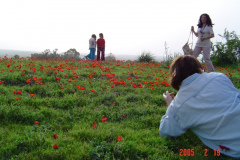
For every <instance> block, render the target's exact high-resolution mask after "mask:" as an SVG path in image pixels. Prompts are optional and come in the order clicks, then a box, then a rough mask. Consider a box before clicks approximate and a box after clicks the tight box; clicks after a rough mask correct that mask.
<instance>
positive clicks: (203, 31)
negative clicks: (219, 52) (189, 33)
mask: <svg viewBox="0 0 240 160" xmlns="http://www.w3.org/2000/svg"><path fill="white" fill-rule="evenodd" d="M197 33H198V40H197V43H196V46H197V47H211V41H210V39H205V40H204V41H201V37H205V38H206V37H208V36H210V35H211V34H214V33H213V29H212V27H211V26H208V25H206V26H205V27H202V28H198V30H197Z"/></svg>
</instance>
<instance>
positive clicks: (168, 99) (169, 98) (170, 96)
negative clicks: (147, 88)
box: [163, 91, 174, 106]
mask: <svg viewBox="0 0 240 160" xmlns="http://www.w3.org/2000/svg"><path fill="white" fill-rule="evenodd" d="M163 98H164V100H165V102H166V103H167V105H168V106H169V105H170V103H171V102H172V100H173V99H174V93H173V92H172V93H169V92H168V91H167V92H166V93H163Z"/></svg>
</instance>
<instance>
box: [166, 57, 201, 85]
mask: <svg viewBox="0 0 240 160" xmlns="http://www.w3.org/2000/svg"><path fill="white" fill-rule="evenodd" d="M202 70H203V67H202V65H201V64H200V62H199V61H198V60H197V59H196V58H194V57H192V56H179V57H177V58H175V59H174V60H173V62H172V63H171V65H170V85H171V86H172V87H173V88H174V89H175V90H179V89H180V85H181V83H182V81H183V80H184V79H186V78H187V77H189V76H191V75H193V74H194V73H202Z"/></svg>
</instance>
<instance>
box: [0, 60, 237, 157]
mask: <svg viewBox="0 0 240 160" xmlns="http://www.w3.org/2000/svg"><path fill="white" fill-rule="evenodd" d="M31 62H32V63H31ZM7 64H10V66H9V67H7ZM20 64H21V68H20ZM49 65H51V67H48V66H49ZM40 66H43V67H44V70H41V69H40ZM29 67H33V68H29ZM34 67H35V68H36V71H35V72H34V71H33V72H32V71H31V69H33V70H34ZM106 67H107V68H106ZM231 67H232V68H231V69H228V68H221V67H216V71H220V72H223V73H225V74H227V75H228V76H229V78H230V79H231V80H232V82H233V83H234V85H235V86H236V87H237V88H240V85H239V82H238V81H239V72H240V71H239V70H238V68H236V67H235V68H234V66H231ZM108 68H110V71H109V70H108ZM57 69H58V70H59V71H58V70H57ZM61 69H62V71H61ZM10 70H12V72H10ZM23 70H24V71H23ZM46 71H49V72H48V73H46ZM54 72H57V74H55V73H54ZM74 72H75V73H74ZM22 73H25V75H23V76H22V75H21V74H22ZM66 74H67V77H65V75H66ZM0 75H1V76H0V81H4V82H3V83H1V84H0V102H1V104H0V123H1V125H0V146H1V147H0V155H1V157H0V159H56V160H61V159H124V160H125V159H134V160H135V159H154V160H155V159H171V160H173V159H198V160H199V159H231V158H228V157H226V156H223V155H221V156H220V157H217V156H214V151H213V150H211V149H210V148H208V147H206V146H205V145H204V144H203V143H202V142H201V141H200V140H199V139H198V137H197V136H196V135H195V134H193V133H192V132H191V131H188V132H187V133H186V134H183V135H181V136H179V137H177V138H172V139H162V138H161V137H160V135H159V122H160V120H161V117H162V116H163V115H164V114H165V112H166V109H167V108H166V104H165V102H164V99H163V98H162V93H163V92H164V91H166V90H168V91H169V92H172V91H173V92H175V93H176V91H174V90H173V89H172V88H171V87H169V86H168V87H165V83H164V84H161V82H163V81H167V80H168V77H169V74H168V67H167V66H166V64H159V63H133V62H131V63H127V62H123V61H115V62H103V63H102V62H99V63H97V62H88V61H75V60H70V61H43V60H34V59H29V60H25V59H19V60H14V59H0ZM74 75H75V76H74ZM89 75H91V77H89ZM73 76H74V77H73ZM76 76H78V77H76ZM33 77H37V79H39V78H41V80H42V83H44V84H39V83H38V82H36V81H35V80H33ZM55 77H58V78H60V81H56V80H55ZM29 78H30V79H31V81H30V82H29V83H27V82H26V80H27V79H29ZM70 78H71V79H70ZM69 80H71V82H69ZM74 80H76V82H74ZM39 81H40V80H39ZM60 83H61V84H60ZM139 86H141V88H139ZM61 87H64V88H63V89H61ZM81 87H84V90H82V89H81ZM105 87H106V88H105ZM153 87H154V88H153ZM14 90H16V91H19V90H20V91H22V93H21V94H14V92H13V91H14ZM92 90H94V92H92ZM30 93H31V94H34V96H33V97H31V96H30ZM16 98H19V99H18V100H17V99H16ZM105 117H107V120H106V121H104V122H102V119H103V118H105ZM35 121H38V122H39V123H38V124H35ZM94 122H96V124H97V127H95V128H93V127H92V126H93V124H94ZM53 134H57V136H58V137H57V139H54V138H53ZM118 136H121V137H122V140H121V141H118V140H117V139H118ZM54 144H57V145H58V149H54V148H53V145H54ZM180 149H194V156H180V155H179V154H180ZM205 149H207V150H208V156H207V157H206V156H204V152H205Z"/></svg>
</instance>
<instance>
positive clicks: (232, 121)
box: [159, 56, 240, 158]
mask: <svg viewBox="0 0 240 160" xmlns="http://www.w3.org/2000/svg"><path fill="white" fill-rule="evenodd" d="M170 84H171V86H172V87H173V88H174V89H175V90H177V91H178V92H177V94H176V96H175V97H174V95H173V94H174V93H168V91H167V92H166V93H164V94H163V98H164V99H165V101H166V103H167V105H168V108H167V111H166V114H165V115H164V116H163V117H162V119H161V122H160V128H159V132H160V135H161V137H177V136H179V135H181V134H183V133H185V132H186V131H187V130H192V131H193V132H194V133H195V134H196V135H197V136H198V137H199V139H200V140H201V141H202V142H203V143H204V144H205V145H206V146H208V147H210V148H212V149H216V150H217V149H220V151H221V154H225V155H227V156H230V157H234V158H240V147H239V146H240V125H239V122H240V91H239V90H238V89H237V88H235V87H234V85H233V84H232V82H231V80H230V79H229V78H228V77H227V76H226V75H225V74H223V73H216V72H211V73H206V72H203V67H202V66H201V64H200V62H199V61H198V60H197V59H196V58H194V57H192V56H179V57H177V58H175V59H174V60H173V62H172V64H171V65H170Z"/></svg>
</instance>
